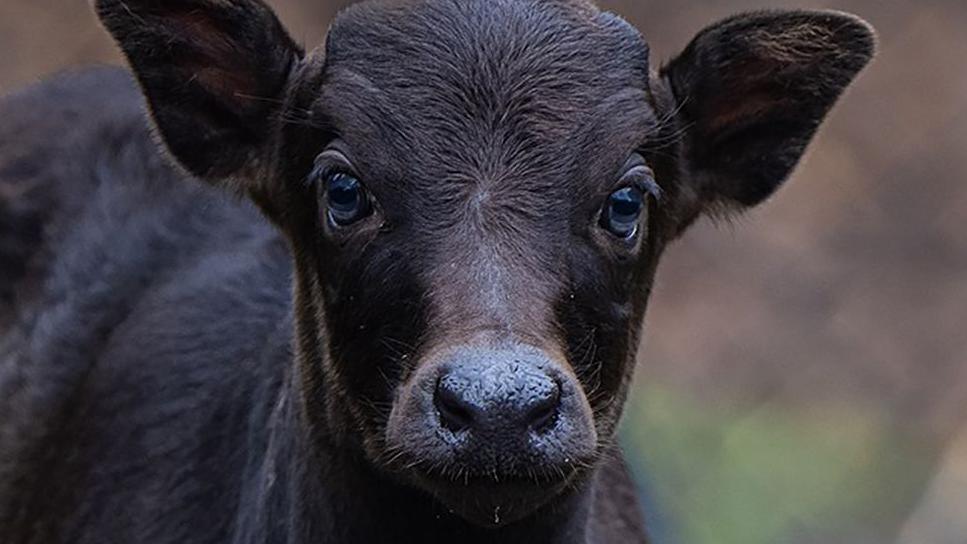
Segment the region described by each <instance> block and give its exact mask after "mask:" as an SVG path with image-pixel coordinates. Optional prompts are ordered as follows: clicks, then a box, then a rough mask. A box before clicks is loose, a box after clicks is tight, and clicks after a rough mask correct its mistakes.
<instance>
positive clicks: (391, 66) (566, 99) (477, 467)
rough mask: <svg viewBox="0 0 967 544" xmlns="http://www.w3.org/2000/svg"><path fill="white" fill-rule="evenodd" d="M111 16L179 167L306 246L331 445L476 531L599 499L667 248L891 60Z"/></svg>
mask: <svg viewBox="0 0 967 544" xmlns="http://www.w3.org/2000/svg"><path fill="white" fill-rule="evenodd" d="M96 4H97V9H98V11H99V14H100V16H101V18H102V19H103V21H104V23H105V24H106V26H107V28H108V29H109V30H110V31H111V32H112V34H113V35H114V36H115V37H116V38H117V40H118V42H119V43H120V45H121V47H122V49H123V50H124V52H125V54H126V55H127V57H128V59H129V61H130V63H131V65H132V67H133V69H134V73H135V74H136V76H137V78H138V80H139V81H140V83H141V86H142V88H143V90H144V93H145V95H146V97H147V100H148V104H149V106H150V110H151V112H152V115H153V118H154V121H155V123H156V126H157V129H158V132H159V134H160V136H161V139H162V140H163V141H164V142H165V143H166V144H167V148H168V149H169V150H170V152H171V154H172V155H173V156H174V158H175V159H177V160H178V161H179V162H180V164H181V165H183V167H184V168H185V169H187V170H188V171H189V172H190V173H192V174H194V175H195V176H197V177H199V178H202V179H205V180H207V181H209V182H212V183H218V184H222V185H225V186H228V187H231V188H233V189H235V190H236V191H239V192H242V193H244V194H246V195H248V196H250V197H251V198H252V199H254V201H255V202H256V203H257V204H258V205H259V206H260V207H261V208H262V209H263V210H264V212H265V214H266V215H267V216H268V217H269V218H270V219H271V220H272V221H273V222H274V223H275V224H276V225H277V226H278V227H279V228H280V229H281V230H282V231H283V232H284V233H285V235H286V236H287V238H288V239H289V241H290V243H291V247H292V251H293V255H294V259H295V262H296V276H297V278H296V279H297V289H296V292H297V298H296V313H297V316H296V317H297V325H298V337H299V338H298V342H299V347H300V361H299V369H300V376H301V393H302V396H303V398H304V402H305V410H306V413H307V414H308V415H309V417H310V419H312V420H313V421H315V422H316V423H318V424H319V426H315V427H314V428H326V429H327V433H326V434H327V436H329V435H334V436H336V437H338V438H337V439H338V440H339V441H340V446H341V447H345V448H354V449H355V450H356V451H358V452H360V455H361V456H362V457H363V458H364V459H365V460H366V461H367V462H368V463H370V464H371V465H372V466H373V467H375V468H376V470H378V471H380V472H382V473H384V474H387V475H391V476H393V477H395V478H398V479H399V480H401V481H403V482H405V483H406V484H407V485H411V486H414V487H417V488H420V489H423V490H425V491H426V492H428V493H430V494H432V495H433V496H435V497H437V499H439V500H440V501H442V502H443V503H444V504H445V505H446V506H447V507H449V508H451V509H452V510H454V511H456V512H458V513H459V514H461V515H462V516H464V517H465V518H467V519H468V520H470V521H473V522H477V523H481V524H492V523H498V524H499V523H507V522H511V521H513V520H515V519H520V518H521V517H524V516H526V515H528V514H529V513H531V512H533V511H535V510H536V509H538V508H540V507H541V506H542V505H545V504H547V503H549V502H551V501H554V500H555V499H556V498H558V497H561V496H565V495H566V490H573V489H579V488H580V487H581V485H582V483H584V482H585V481H586V480H587V479H588V477H589V475H590V474H591V472H592V469H593V467H594V466H595V465H596V463H597V460H598V459H599V457H600V456H601V455H602V454H603V453H604V452H605V451H606V450H607V448H608V447H609V445H610V444H612V443H613V440H614V434H615V426H616V423H617V421H618V419H619V416H620V413H621V410H622V405H623V402H624V400H625V397H626V394H627V391H628V384H629V380H630V378H631V374H632V368H633V366H634V360H635V352H636V347H637V345H638V337H639V334H640V331H641V324H642V318H643V314H644V312H645V305H646V301H647V298H648V294H649V290H650V287H651V283H652V278H653V275H654V272H655V267H656V264H657V262H658V258H659V256H660V254H661V253H662V250H663V248H664V247H665V245H666V244H668V243H669V242H670V241H671V240H673V239H674V238H675V237H676V236H677V235H678V234H680V233H681V232H682V230H683V229H684V228H685V227H687V226H688V225H689V224H690V223H691V222H692V221H693V220H694V219H695V218H696V217H698V216H699V215H700V214H702V213H705V212H715V213H719V212H721V211H723V210H724V211H728V210H741V209H743V208H745V207H748V206H751V205H754V204H757V203H759V202H761V201H762V200H764V199H765V198H766V197H768V196H769V195H770V194H772V193H773V191H775V190H776V188H777V187H778V186H779V185H780V184H781V183H782V182H783V181H784V180H785V178H786V177H787V176H788V175H789V173H790V171H791V170H792V168H793V167H794V165H795V164H796V162H797V161H798V160H799V157H800V155H801V154H802V153H803V150H804V148H805V147H806V145H807V143H808V142H809V140H810V138H811V137H812V136H813V134H814V132H815V131H816V129H817V127H818V126H819V123H820V122H821V120H822V118H823V117H824V116H825V114H826V113H827V112H828V110H829V109H830V107H831V106H832V105H833V103H834V101H835V100H836V98H837V97H838V96H839V94H840V93H841V92H842V90H843V89H844V88H845V87H846V86H847V85H848V83H849V82H850V81H851V79H852V78H853V77H854V76H855V75H856V73H857V72H858V71H859V70H860V69H861V68H862V67H863V66H864V65H865V64H866V62H867V61H868V60H869V58H870V57H871V55H872V50H873V37H872V32H871V29H870V28H869V27H868V26H867V25H866V24H865V23H863V22H862V21H860V20H858V19H856V18H854V17H852V16H849V15H845V14H841V13H834V12H803V11H793V12H760V13H753V14H748V15H741V16H738V17H734V18H731V19H728V20H725V21H723V22H720V23H718V24H716V25H714V26H712V27H710V28H708V29H706V30H704V31H703V32H701V33H700V34H699V35H698V36H697V37H696V38H695V39H694V40H693V41H692V42H691V44H690V45H689V46H688V47H687V48H686V49H685V51H684V52H683V53H682V54H681V55H679V56H678V57H676V58H674V60H672V61H671V62H669V63H668V64H667V65H665V66H664V67H663V68H661V69H659V70H653V69H652V67H651V66H650V64H649V53H648V46H647V44H646V42H645V41H644V39H643V38H642V36H641V35H640V34H639V33H638V32H637V31H636V30H634V29H633V28H632V27H631V26H629V25H628V24H627V23H626V22H624V21H623V20H622V19H620V18H618V17H616V16H615V15H612V14H609V13H603V12H599V11H598V10H597V9H596V8H595V7H593V6H592V5H590V4H587V3H585V2H581V1H578V0H575V1H564V0H562V1H551V0H546V1H539V0H500V1H491V0H467V1H465V2H456V1H449V0H422V1H405V2H404V1H391V2H384V3H363V4H358V5H355V6H352V7H350V8H349V9H346V10H345V11H343V12H342V13H341V14H340V15H339V17H338V18H337V19H336V21H335V22H334V23H333V25H332V27H331V30H330V32H329V34H328V38H327V40H326V44H325V47H323V48H321V49H320V50H317V51H314V52H312V53H310V54H308V55H307V54H304V53H303V51H302V50H301V49H300V48H299V47H297V46H296V45H295V44H294V43H293V42H292V40H290V39H289V37H288V36H287V35H286V34H285V32H284V31H283V29H282V27H281V25H280V24H279V22H278V21H277V20H276V18H275V17H274V16H273V15H272V13H271V11H270V10H269V9H268V8H267V7H266V6H265V5H263V4H262V3H261V2H259V1H258V0H171V1H167V2H155V1H149V0H123V1H122V0H98V1H97V2H96ZM320 426H321V427H320ZM322 439H323V438H320V440H322ZM326 439H329V438H326ZM495 510H496V511H497V512H498V516H496V517H495V515H494V513H495Z"/></svg>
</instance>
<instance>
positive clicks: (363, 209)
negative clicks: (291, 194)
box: [323, 172, 373, 226]
mask: <svg viewBox="0 0 967 544" xmlns="http://www.w3.org/2000/svg"><path fill="white" fill-rule="evenodd" d="M323 183H324V186H323V191H325V195H326V202H327V204H328V215H329V220H330V221H331V222H332V223H333V224H335V225H338V226H346V225H350V224H352V223H355V222H356V221H359V220H360V219H363V218H365V217H367V216H368V215H369V214H370V212H372V209H373V208H372V205H371V204H370V201H369V196H368V195H367V194H366V190H365V189H364V188H363V184H362V183H360V181H359V180H358V179H356V178H355V177H353V176H352V175H350V174H345V173H342V172H331V173H328V174H325V176H324V177H323Z"/></svg>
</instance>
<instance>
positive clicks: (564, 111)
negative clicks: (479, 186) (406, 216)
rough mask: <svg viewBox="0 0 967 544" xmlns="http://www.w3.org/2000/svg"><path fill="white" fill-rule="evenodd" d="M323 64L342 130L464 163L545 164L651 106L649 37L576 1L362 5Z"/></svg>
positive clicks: (437, 0)
mask: <svg viewBox="0 0 967 544" xmlns="http://www.w3.org/2000/svg"><path fill="white" fill-rule="evenodd" d="M324 71H325V76H324V83H323V96H321V97H320V100H319V104H320V105H321V107H323V108H325V109H326V110H327V115H329V116H330V117H332V118H333V121H334V123H335V124H336V125H337V128H338V129H339V130H340V131H341V132H353V131H357V132H359V133H364V134H366V135H367V136H369V137H373V136H378V138H379V140H380V144H381V145H384V146H392V147H395V148H396V151H398V152H405V153H406V154H407V155H408V156H407V160H408V161H418V160H419V159H420V158H421V157H423V158H425V159H427V160H430V161H433V162H434V163H436V164H438V165H439V164H442V163H446V164H449V165H450V166H451V167H453V168H454V169H455V170H460V171H466V169H467V168H468V167H474V168H475V169H477V170H481V169H487V168H488V167H497V166H498V165H501V164H504V165H506V164H507V163H510V162H516V163H518V165H520V164H524V163H526V164H527V165H528V166H529V167H532V168H546V167H548V166H549V165H547V164H540V163H541V162H547V161H548V160H549V159H550V157H551V156H552V155H554V154H555V153H562V152H564V149H563V148H566V147H568V146H572V147H573V146H575V145H580V140H582V139H584V140H588V139H590V140H600V138H594V137H592V136H591V135H590V134H589V133H593V132H594V130H595V125H596V124H597V125H601V124H603V123H604V122H605V121H606V120H607V121H608V122H609V123H611V124H612V127H611V130H612V132H623V133H628V132H629V130H624V131H620V130H619V129H620V128H621V127H615V126H613V124H634V123H635V122H638V124H641V122H642V121H643V120H642V119H641V116H642V112H643V111H645V110H647V109H648V108H647V102H648V100H647V92H646V91H647V85H648V73H649V67H648V51H647V46H646V44H645V42H644V41H643V40H642V39H641V37H640V35H639V34H638V33H637V31H635V30H634V29H633V28H632V27H631V26H629V25H628V24H627V23H625V22H624V21H623V20H621V19H620V18H618V17H616V16H614V15H611V14H607V13H601V12H599V11H597V9H596V8H594V7H593V6H591V5H590V4H586V3H583V2H579V1H570V2H569V1H553V0H423V1H415V2H414V1H403V2H399V1H397V2H379V3H363V4H358V5H355V6H353V7H351V8H349V9H348V10H346V11H344V12H343V13H342V14H341V15H340V16H339V17H338V18H337V20H336V21H335V22H334V24H333V26H332V28H331V29H330V34H329V37H328V41H327V49H326V59H325V68H324ZM636 112H637V114H638V115H637V117H636V115H635V113H636ZM598 128H599V129H600V128H601V127H598ZM626 128H628V129H630V128H631V127H626ZM630 132H634V130H630ZM410 166H411V167H412V163H411V165H410ZM455 173H456V172H455Z"/></svg>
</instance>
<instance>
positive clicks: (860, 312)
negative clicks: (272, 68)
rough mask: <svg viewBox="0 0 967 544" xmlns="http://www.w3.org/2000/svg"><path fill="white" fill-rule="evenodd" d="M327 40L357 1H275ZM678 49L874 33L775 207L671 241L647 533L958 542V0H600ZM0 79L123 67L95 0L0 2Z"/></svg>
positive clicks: (644, 451) (640, 436) (5, 88)
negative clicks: (805, 16) (764, 26)
mask: <svg viewBox="0 0 967 544" xmlns="http://www.w3.org/2000/svg"><path fill="white" fill-rule="evenodd" d="M269 3H270V4H272V5H273V6H275V7H276V8H277V9H278V11H279V13H280V15H281V16H282V19H283V20H284V21H285V22H286V23H287V25H288V26H289V28H290V29H291V31H292V34H293V36H294V37H295V38H296V39H297V40H300V41H301V42H303V43H304V44H305V45H307V46H310V47H311V46H314V45H316V44H318V43H320V42H321V40H322V38H323V33H324V30H325V28H326V23H327V21H328V20H329V19H330V18H331V17H332V16H333V14H334V13H335V11H336V10H338V9H339V8H340V7H342V6H343V5H345V4H347V3H348V2H345V1H334V0H332V1H325V0H269ZM600 5H602V6H603V7H605V8H607V9H610V10H613V11H616V12H617V13H619V14H621V15H624V16H625V17H626V18H627V19H628V20H629V21H631V22H632V23H634V24H635V25H637V26H638V28H640V29H641V31H642V32H643V34H644V35H645V37H646V38H647V39H648V41H649V42H650V43H651V46H652V51H653V54H654V59H653V62H655V63H657V62H659V61H662V60H667V59H669V58H670V57H671V56H672V55H674V54H675V53H676V52H677V51H678V50H680V49H681V48H682V47H684V46H685V44H686V43H687V41H688V40H689V39H690V38H691V36H693V35H694V34H695V33H696V32H698V31H699V30H700V29H701V28H702V27H703V26H704V25H706V24H708V23H711V22H712V21H714V20H716V19H717V18H720V17H724V16H727V15H730V14H732V13H734V12H736V11H739V10H747V9H757V8H763V7H809V8H833V9H839V10H845V11H850V12H853V13H856V14H859V15H861V16H862V17H864V18H866V19H867V20H869V21H870V22H871V23H873V25H874V26H875V27H876V28H877V30H878V31H879V34H880V52H879V55H878V58H877V59H876V60H875V61H874V63H873V65H872V66H871V67H870V68H869V69H868V70H867V71H866V72H865V73H864V74H863V75H862V76H861V77H860V79H859V81H858V82H857V83H856V84H855V85H854V86H853V87H852V88H851V89H850V91H849V92H848V93H847V94H846V95H845V96H844V98H843V99H842V100H841V102H840V104H839V105H838V106H837V108H836V109H835V110H834V111H833V113H832V115H831V117H830V119H829V120H828V122H827V123H826V124H825V125H824V127H823V129H822V131H821V132H820V134H819V137H818V139H817V140H816V142H815V143H814V144H813V146H812V147H811V149H810V151H809V153H808V155H807V157H806V158H805V160H804V162H803V164H802V165H801V167H800V168H799V169H798V171H797V173H796V174H795V175H794V176H793V178H792V180H791V181H790V182H789V183H788V185H787V186H786V187H785V188H784V189H783V190H782V191H780V193H779V194H778V196H776V197H775V198H773V199H772V200H771V201H770V202H769V203H768V204H766V205H765V206H763V207H761V208H760V209H757V210H755V211H753V212H751V213H749V214H747V215H745V216H743V217H742V218H740V219H738V220H737V221H735V222H734V223H732V224H717V225H716V224H712V223H710V222H702V223H700V224H699V225H697V226H696V227H695V228H693V229H692V230H691V231H690V232H689V233H688V234H687V235H686V236H685V237H684V238H683V239H682V240H681V241H679V242H678V243H677V244H676V245H675V246H674V247H672V248H671V250H670V251H669V252H668V253H667V254H666V257H665V259H664V262H663V265H662V266H661V267H660V270H659V277H658V282H657V286H656V289H655V293H654V296H653V299H652V305H651V308H650V310H649V316H648V320H647V332H646V335H645V339H644V345H643V349H642V351H641V357H640V364H639V368H638V373H637V388H636V391H635V394H634V397H633V399H632V401H631V403H630V405H629V406H628V411H627V413H626V417H625V420H624V435H623V437H624V443H625V446H626V449H627V451H628V454H629V458H630V459H631V461H632V463H633V464H634V468H635V470H636V473H637V474H638V476H639V480H640V482H641V489H642V496H643V497H645V500H646V502H647V504H648V513H649V517H650V518H651V523H652V525H653V527H654V531H655V533H656V541H657V542H658V544H663V543H683V544H706V543H708V544H730V543H736V544H739V543H741V544H759V543H763V544H765V543H770V544H771V543H777V542H779V543H795V544H800V543H803V544H805V543H850V544H863V543H877V544H879V543H887V542H895V543H897V544H930V543H944V544H946V543H950V544H964V543H965V542H967V145H965V143H967V64H965V59H967V34H965V30H967V3H965V2H964V1H963V0H924V1H918V2H913V1H906V2H900V1H891V0H843V1H828V2H823V1H816V0H800V1H798V2H793V1H786V0H774V1H771V2H768V3H764V2H753V1H747V0H708V1H699V0H684V1H683V0H678V1H675V2H671V1H668V0H664V1H661V2H658V1H648V0H623V1H622V0H610V1H601V2H600ZM0 52H2V53H0V93H7V92H9V91H11V90H14V89H17V88H19V87H21V86H23V85H25V84H29V83H31V82H34V81H37V80H38V79H40V78H41V77H43V76H44V75H46V74H50V73H51V72H55V71H58V70H61V69H64V68H66V67H72V66H78V65H84V64H89V63H92V62H109V63H117V62H120V59H119V56H118V54H117V52H116V51H115V49H114V47H113V45H112V44H111V42H110V41H109V40H108V38H107V35H106V34H105V33H104V32H103V31H102V30H101V29H100V27H99V26H98V25H97V23H96V22H95V20H94V17H93V15H92V14H91V13H90V10H89V7H88V4H87V3H86V2H84V1H83V0H68V1H65V0H0Z"/></svg>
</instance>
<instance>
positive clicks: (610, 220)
mask: <svg viewBox="0 0 967 544" xmlns="http://www.w3.org/2000/svg"><path fill="white" fill-rule="evenodd" d="M644 211H645V197H644V195H643V194H642V193H641V191H640V190H638V189H636V188H634V187H625V188H623V189H618V190H617V191H615V192H613V193H611V195H610V196H608V200H607V202H606V203H605V206H604V211H603V212H602V213H601V226H602V227H604V228H605V229H607V230H608V231H609V232H610V233H611V234H614V235H615V236H617V237H618V238H624V239H629V238H632V237H634V235H635V234H636V233H637V232H638V225H640V224H641V215H642V213H643V212H644Z"/></svg>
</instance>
